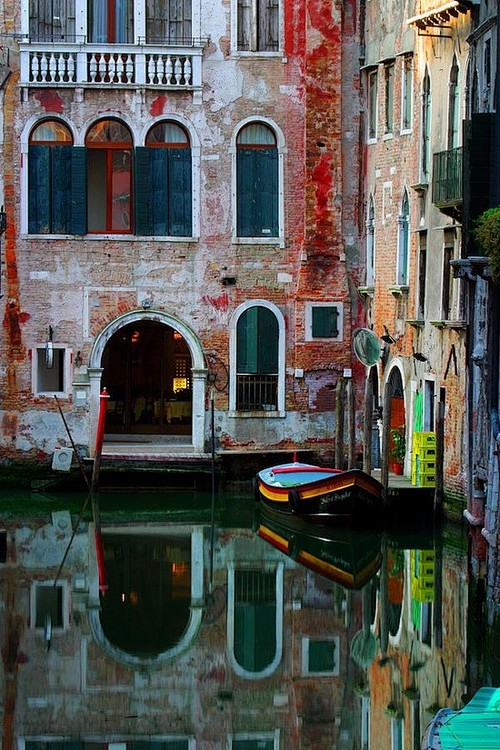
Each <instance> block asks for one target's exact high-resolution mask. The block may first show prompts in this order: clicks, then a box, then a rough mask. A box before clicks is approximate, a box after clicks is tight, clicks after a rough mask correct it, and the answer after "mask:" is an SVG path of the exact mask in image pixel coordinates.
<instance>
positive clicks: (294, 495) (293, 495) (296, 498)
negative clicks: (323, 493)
mask: <svg viewBox="0 0 500 750" xmlns="http://www.w3.org/2000/svg"><path fill="white" fill-rule="evenodd" d="M288 504H289V506H290V509H291V511H292V513H298V512H299V508H300V495H299V492H298V490H296V489H295V487H294V488H293V489H291V490H290V492H289V493H288Z"/></svg>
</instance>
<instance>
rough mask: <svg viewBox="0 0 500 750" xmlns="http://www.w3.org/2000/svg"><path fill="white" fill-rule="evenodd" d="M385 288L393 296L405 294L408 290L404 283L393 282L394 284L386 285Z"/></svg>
mask: <svg viewBox="0 0 500 750" xmlns="http://www.w3.org/2000/svg"><path fill="white" fill-rule="evenodd" d="M387 288H388V290H389V291H390V293H391V294H393V295H394V296H395V297H401V296H407V295H408V292H409V291H410V287H409V286H407V285H405V284H395V285H394V286H388V287H387Z"/></svg>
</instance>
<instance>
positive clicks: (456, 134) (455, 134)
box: [448, 55, 460, 149]
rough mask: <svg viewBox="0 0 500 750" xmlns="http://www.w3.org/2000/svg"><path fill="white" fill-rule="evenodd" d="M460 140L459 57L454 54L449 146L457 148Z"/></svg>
mask: <svg viewBox="0 0 500 750" xmlns="http://www.w3.org/2000/svg"><path fill="white" fill-rule="evenodd" d="M459 141H460V82H459V69H458V63H457V58H456V57H455V55H454V56H453V63H452V66H451V70H450V80H449V92H448V148H449V149H452V148H457V147H458V145H459Z"/></svg>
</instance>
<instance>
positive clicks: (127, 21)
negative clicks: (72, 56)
mask: <svg viewBox="0 0 500 750" xmlns="http://www.w3.org/2000/svg"><path fill="white" fill-rule="evenodd" d="M88 2H89V5H88V16H89V40H90V41H91V42H93V43H97V44H114V43H118V44H120V43H121V44H132V43H133V41H134V16H133V14H134V4H133V0H88Z"/></svg>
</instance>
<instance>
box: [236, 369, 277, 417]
mask: <svg viewBox="0 0 500 750" xmlns="http://www.w3.org/2000/svg"><path fill="white" fill-rule="evenodd" d="M277 399H278V376H277V375H237V376H236V408H237V409H238V410H239V411H275V410H276V409H277V408H278V406H277V403H278V401H277Z"/></svg>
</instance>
